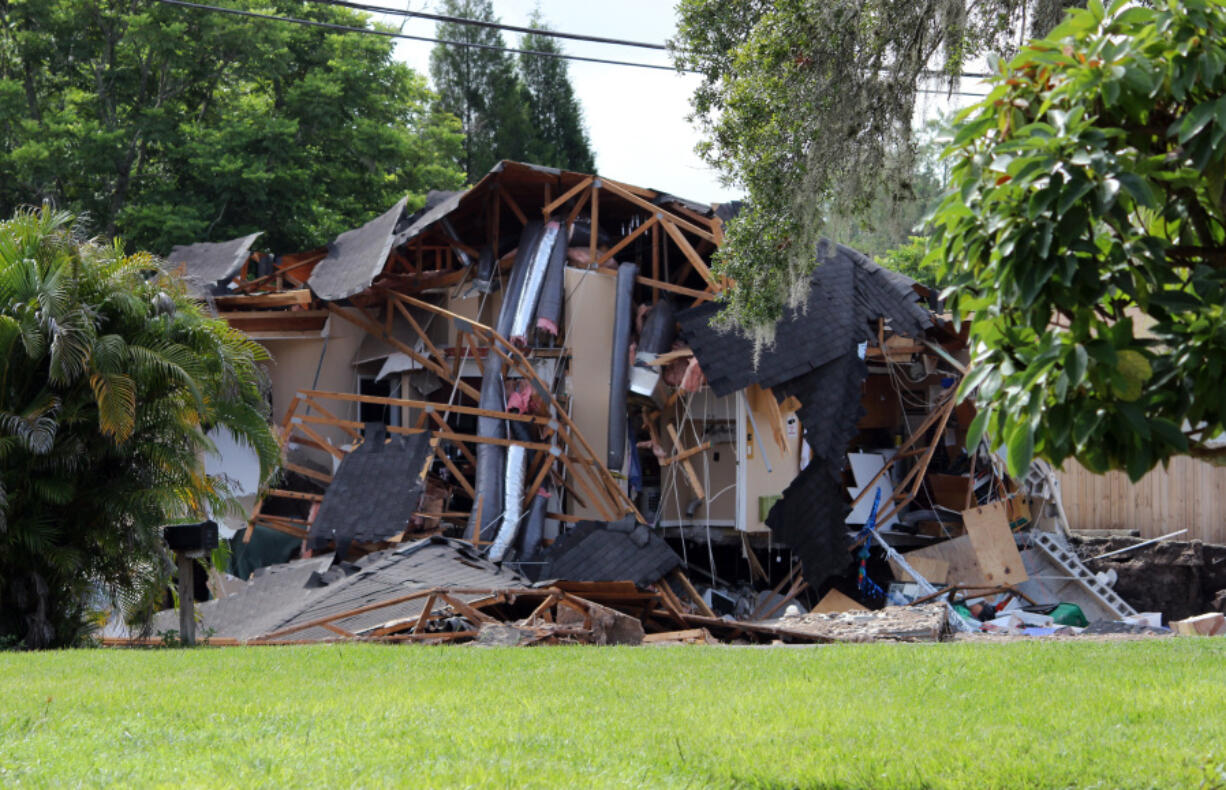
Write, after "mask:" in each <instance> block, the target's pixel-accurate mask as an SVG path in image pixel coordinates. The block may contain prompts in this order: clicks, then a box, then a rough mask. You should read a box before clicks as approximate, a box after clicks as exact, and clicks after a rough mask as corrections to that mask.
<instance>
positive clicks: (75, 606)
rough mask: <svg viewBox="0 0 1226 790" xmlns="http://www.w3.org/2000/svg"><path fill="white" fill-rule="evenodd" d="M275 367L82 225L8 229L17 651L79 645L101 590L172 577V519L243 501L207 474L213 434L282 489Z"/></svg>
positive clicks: (5, 528) (8, 634) (8, 433)
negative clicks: (268, 397) (272, 386)
mask: <svg viewBox="0 0 1226 790" xmlns="http://www.w3.org/2000/svg"><path fill="white" fill-rule="evenodd" d="M265 356H266V355H265V352H264V350H263V349H262V347H260V346H259V345H258V344H256V343H254V342H253V341H251V340H250V339H249V338H247V337H246V336H245V335H243V334H242V333H241V332H238V331H236V330H234V329H232V328H230V327H229V326H228V325H227V324H226V323H225V322H223V321H220V320H217V319H213V318H210V317H208V316H207V315H206V314H205V312H204V311H203V310H202V308H201V307H200V305H199V304H197V303H196V302H194V301H193V300H192V299H191V298H189V297H188V296H187V294H186V292H185V291H184V290H183V288H182V287H181V286H180V285H179V284H178V283H177V282H175V281H174V280H173V278H171V277H169V276H167V275H165V274H163V273H162V272H161V271H160V270H159V268H158V266H157V262H156V261H155V260H154V259H153V258H152V257H150V256H149V255H147V254H136V255H125V254H124V252H123V249H122V246H121V244H120V243H119V242H115V243H112V244H103V243H100V242H98V241H94V240H86V239H84V238H83V236H82V235H81V233H80V232H79V228H77V227H76V226H75V225H74V221H73V217H72V216H71V215H70V214H67V213H64V212H58V211H54V210H52V209H51V208H49V207H43V208H42V209H39V210H26V211H21V212H19V213H18V214H17V215H15V216H14V217H13V218H12V219H10V220H7V221H4V222H0V642H5V641H8V642H18V643H20V644H22V645H24V646H26V647H30V648H41V647H48V646H55V645H65V644H73V643H75V642H77V641H80V639H81V637H82V634H83V633H85V629H86V627H87V625H88V614H89V613H88V611H87V609H88V598H89V593H90V591H91V590H93V589H96V588H97V586H98V585H102V586H104V587H105V588H107V589H109V590H110V591H111V592H112V593H113V594H115V595H125V596H130V595H134V594H136V593H137V592H138V591H139V590H140V588H141V587H142V586H144V585H148V584H149V583H150V582H152V581H158V580H159V579H158V577H160V576H162V571H161V569H162V568H163V567H165V562H164V559H163V558H164V554H163V549H162V544H161V535H160V527H161V526H162V525H164V524H166V523H170V522H173V521H175V520H179V519H183V518H191V517H201V516H203V515H204V514H205V513H207V512H213V513H217V512H225V511H226V510H228V509H232V508H234V507H236V505H235V501H234V498H233V497H232V496H231V494H230V492H229V490H228V489H227V488H226V486H225V483H224V481H219V480H215V479H211V478H209V477H207V476H206V475H205V474H204V470H203V462H202V458H203V455H204V453H205V452H207V451H209V450H210V449H212V445H211V443H210V441H209V440H208V438H207V437H206V435H205V434H206V432H207V431H208V430H209V429H211V428H212V427H214V426H223V427H225V428H228V429H229V430H230V431H231V432H232V433H233V434H234V435H235V436H236V437H238V438H239V439H240V441H244V442H246V443H247V444H249V445H250V446H251V447H252V448H253V449H254V450H255V451H256V453H257V455H258V456H259V458H260V463H261V472H262V475H263V479H264V480H268V479H269V477H270V476H271V474H272V473H273V472H274V470H275V468H276V466H277V463H278V460H279V457H280V448H279V447H278V445H277V442H276V439H275V437H274V434H273V432H272V431H271V429H270V428H269V426H268V422H267V414H266V408H267V407H266V401H265V398H264V395H263V384H264V379H263V375H262V371H261V368H260V365H259V363H260V362H261V361H262V360H263V359H264V358H265Z"/></svg>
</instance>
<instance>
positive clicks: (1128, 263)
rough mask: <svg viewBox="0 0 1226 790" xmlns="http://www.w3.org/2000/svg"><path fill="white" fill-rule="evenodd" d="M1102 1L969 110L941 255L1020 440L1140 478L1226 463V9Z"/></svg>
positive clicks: (1022, 457)
mask: <svg viewBox="0 0 1226 790" xmlns="http://www.w3.org/2000/svg"><path fill="white" fill-rule="evenodd" d="M1155 6H1156V7H1153V8H1146V7H1141V6H1137V5H1136V4H1135V3H1129V2H1123V1H1122V0H1121V1H1120V2H1116V3H1115V4H1114V5H1112V6H1111V8H1110V9H1109V10H1105V9H1104V8H1103V6H1102V4H1101V3H1099V2H1098V1H1097V0H1091V2H1090V6H1089V9H1088V10H1085V11H1078V12H1075V13H1073V14H1072V15H1070V16H1069V18H1068V19H1067V21H1065V22H1064V23H1063V24H1061V25H1060V26H1059V27H1058V28H1057V29H1055V30H1054V31H1052V33H1051V35H1050V36H1049V37H1047V38H1045V39H1043V40H1039V41H1035V42H1033V43H1032V44H1030V45H1028V46H1026V47H1025V48H1023V49H1022V50H1021V52H1020V53H1019V54H1018V55H1017V56H1016V57H1015V58H1013V59H1012V61H1010V62H1009V63H1008V64H1001V65H998V66H996V67H995V68H994V71H995V75H996V76H995V77H994V78H993V82H994V83H995V88H994V89H993V90H992V92H991V94H990V95H989V96H988V97H987V98H985V99H984V100H983V101H982V102H980V103H979V104H977V105H975V106H974V107H971V108H969V109H968V110H966V111H965V112H963V113H962V115H961V116H960V117H959V119H958V125H957V126H956V135H955V136H954V137H953V140H952V143H951V145H950V147H949V149H948V153H947V156H948V157H949V158H950V159H951V161H952V162H953V167H952V170H951V192H950V194H949V195H948V196H947V197H946V198H945V200H944V202H943V203H942V204H941V206H940V209H939V210H938V212H937V214H936V216H935V231H934V235H933V237H932V252H931V253H930V255H931V257H932V259H934V260H939V261H941V262H942V263H943V269H944V271H945V272H946V273H948V275H949V276H950V277H951V278H952V283H953V286H954V287H953V288H952V291H953V305H954V306H955V307H956V308H957V309H958V310H959V311H960V312H961V313H962V314H963V315H969V316H971V317H972V318H973V325H972V333H973V338H974V342H975V347H974V360H973V369H972V371H971V373H970V374H969V375H968V377H967V379H966V381H965V382H964V384H963V389H964V391H967V392H969V391H971V390H973V389H974V388H976V387H977V388H978V402H979V405H980V412H979V417H978V418H977V419H976V421H975V423H974V424H973V425H972V428H971V431H970V432H969V433H970V435H969V437H968V441H970V442H972V443H974V442H977V441H978V438H979V436H980V435H981V434H983V432H984V431H985V430H987V431H988V432H990V434H991V435H992V437H993V438H994V439H995V440H996V441H998V442H1001V443H1003V444H1004V445H1006V446H1007V447H1008V459H1009V467H1010V469H1011V470H1012V471H1013V472H1015V473H1017V472H1019V471H1022V470H1024V469H1025V468H1026V467H1027V465H1028V464H1029V462H1030V459H1031V457H1032V456H1034V455H1042V456H1044V457H1046V458H1048V459H1050V460H1051V461H1053V462H1055V463H1060V462H1061V461H1063V460H1064V459H1066V458H1069V457H1073V458H1076V459H1077V460H1078V461H1080V462H1081V463H1083V464H1084V465H1086V466H1087V467H1088V468H1090V469H1092V470H1095V471H1103V470H1106V469H1112V468H1116V469H1125V470H1126V471H1127V472H1128V475H1129V476H1130V477H1131V478H1132V479H1133V480H1136V479H1137V478H1139V477H1140V476H1141V475H1143V474H1144V473H1145V472H1146V471H1148V470H1149V469H1151V468H1152V467H1153V466H1154V465H1155V464H1156V463H1158V462H1161V461H1165V460H1166V459H1167V458H1169V457H1170V456H1171V455H1173V454H1180V453H1191V454H1192V455H1195V456H1200V457H1221V456H1222V455H1223V454H1226V450H1224V449H1222V448H1221V447H1220V446H1217V445H1216V444H1215V443H1212V442H1210V441H1209V440H1210V439H1212V438H1213V437H1214V436H1215V435H1217V434H1219V433H1221V431H1222V429H1223V423H1224V420H1226V401H1224V400H1223V398H1222V391H1221V387H1222V379H1223V374H1224V372H1226V211H1224V210H1223V202H1224V190H1223V184H1224V183H1226V6H1223V5H1222V4H1221V3H1220V2H1216V1H1215V0H1163V2H1160V3H1156V4H1155Z"/></svg>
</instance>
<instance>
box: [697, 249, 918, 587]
mask: <svg viewBox="0 0 1226 790" xmlns="http://www.w3.org/2000/svg"><path fill="white" fill-rule="evenodd" d="M816 255H817V260H818V266H817V268H816V269H814V271H813V274H812V276H811V277H810V281H809V282H810V285H809V294H808V298H807V301H806V303H805V304H804V305H803V306H802V307H799V308H795V309H790V310H788V311H787V313H786V314H785V315H784V317H783V318H782V319H780V320H779V322H778V323H777V324H776V325H775V342H774V344H773V345H772V346H771V347H770V348H767V349H763V351H762V353H761V355H760V357H759V359H758V362H757V365H756V366H755V364H754V357H753V343H752V341H751V340H749V339H748V338H746V337H744V336H743V335H740V334H737V333H735V332H720V331H719V330H718V329H717V328H715V327H712V326H711V324H710V322H711V319H712V318H713V317H714V316H715V314H716V313H717V312H718V311H719V309H720V308H719V305H716V304H713V303H708V304H705V305H702V306H700V307H696V308H693V309H691V310H687V311H685V312H684V313H682V314H681V315H679V316H678V321H679V322H680V324H681V332H682V335H683V336H684V337H685V339H686V340H687V341H688V342H689V344H690V348H692V349H693V350H694V356H695V357H697V359H698V364H699V365H700V366H702V370H703V373H704V374H705V375H706V377H707V382H708V383H709V384H710V386H711V389H712V390H714V391H715V394H717V395H719V396H721V397H722V396H725V395H729V394H731V393H733V392H735V391H737V390H739V389H742V388H744V387H747V386H749V385H750V384H753V383H755V382H756V383H757V384H758V385H759V386H762V387H769V388H771V390H772V391H773V392H774V394H775V397H776V398H778V399H779V400H780V401H782V400H784V399H786V398H787V397H788V396H789V395H794V396H796V398H797V399H798V400H799V401H800V403H801V406H800V410H799V416H800V422H801V425H803V426H804V429H805V441H806V442H807V443H808V444H809V449H810V450H812V454H813V458H812V460H811V461H810V463H809V466H807V467H806V468H805V469H804V470H802V471H801V473H800V474H799V475H798V476H797V477H796V479H795V480H793V481H792V483H791V484H790V485H789V486H788V487H787V488H786V489H785V490H784V492H783V497H782V498H781V499H780V500H779V502H777V503H775V506H774V507H773V508H771V512H770V514H769V515H768V516H767V520H766V523H767V525H768V526H769V527H770V528H771V532H772V533H773V534H774V535H775V537H776V538H778V539H779V540H780V541H781V542H782V543H783V544H784V545H786V546H788V547H789V548H790V549H792V551H793V552H795V554H796V556H797V557H798V558H799V559H800V561H801V563H802V565H803V567H804V574H805V580H806V581H808V582H809V584H810V585H811V586H813V587H814V588H818V587H820V586H821V584H822V582H824V581H825V580H826V578H827V577H829V576H830V575H831V574H834V573H838V572H840V571H841V570H843V569H844V568H845V567H846V566H847V564H848V562H849V561H850V557H849V555H848V554H847V546H846V544H847V538H846V532H847V528H846V526H845V524H844V523H843V519H844V517H845V516H846V514H847V506H846V503H845V496H844V491H843V486H842V483H841V481H840V479H839V478H840V473H841V471H842V469H843V466H844V464H845V463H846V455H845V454H846V451H847V445H848V443H849V442H850V441H851V440H852V438H853V437H854V436H855V434H856V423H857V422H858V421H859V419H860V415H861V407H860V401H861V397H862V388H863V383H864V379H865V377H866V376H867V375H868V369H867V367H866V366H865V363H864V360H862V359H861V358H860V356H859V353H858V349H857V347H858V345H859V344H860V343H863V342H865V341H867V340H869V339H870V338H872V337H874V336H875V334H876V329H875V327H876V324H877V321H878V320H879V319H884V320H885V321H886V322H887V323H888V325H889V328H890V330H891V331H892V332H893V333H896V334H900V335H906V336H909V337H919V336H921V335H923V333H924V331H925V330H926V329H927V328H928V327H930V326H932V324H933V321H932V315H931V313H929V311H928V309H927V307H926V306H925V305H924V304H923V303H922V302H921V300H920V295H919V293H918V292H917V291H916V290H915V282H914V281H913V280H911V279H910V278H909V277H906V276H905V275H902V274H899V273H897V272H893V271H890V270H888V269H884V268H882V267H880V266H878V265H877V264H875V263H873V261H872V260H870V259H869V258H868V257H867V256H866V255H863V254H861V253H859V252H857V251H855V250H853V249H851V248H850V247H845V246H843V245H841V244H835V243H833V242H831V241H829V240H825V239H823V240H822V241H821V242H819V243H818V245H817V250H816Z"/></svg>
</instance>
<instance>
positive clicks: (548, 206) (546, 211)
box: [541, 176, 595, 219]
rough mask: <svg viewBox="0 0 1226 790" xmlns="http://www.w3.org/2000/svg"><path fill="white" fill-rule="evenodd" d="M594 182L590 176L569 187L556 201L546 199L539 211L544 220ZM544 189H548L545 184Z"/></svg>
mask: <svg viewBox="0 0 1226 790" xmlns="http://www.w3.org/2000/svg"><path fill="white" fill-rule="evenodd" d="M594 180H595V179H594V178H593V177H592V176H588V177H587V178H585V179H583V180H582V181H580V182H579V183H578V184H575V185H574V186H573V187H571V188H570V189H568V190H566V191H565V192H563V193H562V194H561V195H559V196H558V198H557V200H553V201H549V200H548V199H546V203H545V207H544V208H542V209H541V214H542V215H543V216H544V218H545V219H549V216H550V215H551V214H553V212H554V211H556V210H557V209H558V207H559V206H561V205H562V204H563V203H565V202H566V201H568V200H570V199H571V198H573V197H574V196H575V195H578V194H579V193H580V192H582V191H583V190H585V189H587V188H588V187H589V186H591V185H592V181H594ZM545 188H546V189H548V188H549V185H548V184H546V185H545ZM546 194H548V193H546Z"/></svg>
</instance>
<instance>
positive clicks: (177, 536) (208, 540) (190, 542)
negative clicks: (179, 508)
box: [162, 521, 217, 552]
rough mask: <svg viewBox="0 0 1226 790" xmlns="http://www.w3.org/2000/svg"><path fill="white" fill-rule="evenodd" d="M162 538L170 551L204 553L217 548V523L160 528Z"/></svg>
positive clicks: (206, 522) (207, 522) (174, 525)
mask: <svg viewBox="0 0 1226 790" xmlns="http://www.w3.org/2000/svg"><path fill="white" fill-rule="evenodd" d="M162 536H163V537H164V538H166V545H167V546H169V547H170V549H171V550H172V551H178V552H197V551H199V552H205V551H212V550H213V549H215V548H217V523H216V522H214V521H201V522H200V523H199V524H173V525H171V526H168V527H163V528H162Z"/></svg>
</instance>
